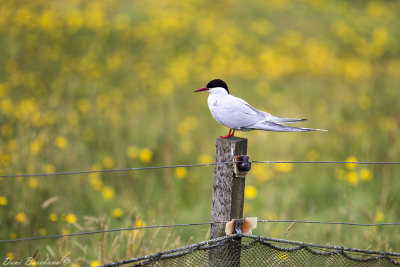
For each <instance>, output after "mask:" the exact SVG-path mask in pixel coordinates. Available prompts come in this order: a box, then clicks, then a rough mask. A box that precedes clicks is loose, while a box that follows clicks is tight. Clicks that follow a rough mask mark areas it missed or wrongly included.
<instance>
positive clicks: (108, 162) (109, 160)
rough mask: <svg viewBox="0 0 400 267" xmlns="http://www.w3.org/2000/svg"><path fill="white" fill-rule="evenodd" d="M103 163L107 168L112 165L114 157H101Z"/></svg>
mask: <svg viewBox="0 0 400 267" xmlns="http://www.w3.org/2000/svg"><path fill="white" fill-rule="evenodd" d="M103 165H104V167H105V168H107V169H110V168H112V167H114V159H113V158H112V157H105V158H104V159H103Z"/></svg>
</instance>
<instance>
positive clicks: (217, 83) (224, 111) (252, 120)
mask: <svg viewBox="0 0 400 267" xmlns="http://www.w3.org/2000/svg"><path fill="white" fill-rule="evenodd" d="M201 91H208V92H209V93H210V94H209V96H208V100H207V103H208V107H209V109H210V111H211V115H212V116H213V117H214V119H215V120H216V121H217V122H218V123H220V124H222V125H225V126H226V127H229V133H228V134H227V135H226V136H221V138H229V137H231V136H234V134H235V131H252V130H264V131H275V132H308V131H316V130H319V131H326V130H321V129H312V128H299V127H290V126H286V125H282V124H287V123H293V122H299V121H305V120H307V119H290V118H282V117H278V116H274V115H271V114H269V113H267V112H264V111H261V110H258V109H256V108H253V107H252V106H250V105H249V104H248V103H247V102H246V101H244V100H243V99H240V98H238V97H234V96H233V95H231V94H229V89H228V86H227V85H226V83H225V82H224V81H222V80H220V79H215V80H212V81H210V82H209V83H208V84H207V86H206V87H203V88H200V89H198V90H196V91H194V92H201Z"/></svg>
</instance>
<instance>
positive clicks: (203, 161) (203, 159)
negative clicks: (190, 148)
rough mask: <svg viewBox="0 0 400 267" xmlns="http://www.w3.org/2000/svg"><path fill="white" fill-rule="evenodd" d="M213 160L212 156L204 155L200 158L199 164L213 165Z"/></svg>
mask: <svg viewBox="0 0 400 267" xmlns="http://www.w3.org/2000/svg"><path fill="white" fill-rule="evenodd" d="M212 162H213V159H212V157H211V156H210V155H208V154H202V155H200V157H199V163H200V164H207V163H212Z"/></svg>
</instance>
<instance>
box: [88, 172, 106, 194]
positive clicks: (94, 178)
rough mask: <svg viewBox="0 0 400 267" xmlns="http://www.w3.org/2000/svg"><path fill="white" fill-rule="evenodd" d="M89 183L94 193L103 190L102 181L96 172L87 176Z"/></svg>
mask: <svg viewBox="0 0 400 267" xmlns="http://www.w3.org/2000/svg"><path fill="white" fill-rule="evenodd" d="M89 183H90V185H91V186H92V187H93V189H94V190H96V191H100V190H101V189H102V188H103V181H102V180H101V178H100V173H98V172H96V173H91V174H89Z"/></svg>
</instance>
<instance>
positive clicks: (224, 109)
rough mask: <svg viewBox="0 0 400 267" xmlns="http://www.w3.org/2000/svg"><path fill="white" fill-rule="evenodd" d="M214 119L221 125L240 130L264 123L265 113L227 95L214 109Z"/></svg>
mask: <svg viewBox="0 0 400 267" xmlns="http://www.w3.org/2000/svg"><path fill="white" fill-rule="evenodd" d="M211 113H212V115H213V116H214V118H215V119H216V120H217V121H218V122H219V123H221V124H223V125H225V126H228V127H230V128H232V129H240V128H242V127H246V126H249V125H253V124H256V123H258V122H261V121H264V120H265V119H266V115H265V113H264V112H262V111H259V110H257V109H254V108H253V107H251V106H250V105H249V104H248V103H247V102H246V101H244V100H242V99H240V98H237V97H234V96H232V95H227V96H226V97H223V98H221V99H220V100H218V101H217V103H216V104H215V105H214V106H213V107H212V110H211Z"/></svg>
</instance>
